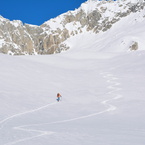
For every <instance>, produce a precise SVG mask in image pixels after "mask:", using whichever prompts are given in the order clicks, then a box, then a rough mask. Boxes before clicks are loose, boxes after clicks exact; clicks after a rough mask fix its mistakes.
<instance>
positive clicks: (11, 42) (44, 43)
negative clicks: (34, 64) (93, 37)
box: [0, 0, 145, 55]
mask: <svg viewBox="0 0 145 145" xmlns="http://www.w3.org/2000/svg"><path fill="white" fill-rule="evenodd" d="M144 6H145V4H144V2H142V1H141V0H133V1H130V0H121V1H119V0H118V1H112V0H110V1H98V0H88V1H86V2H85V3H82V4H81V6H80V7H79V8H78V9H76V10H74V11H68V12H66V13H64V14H62V15H60V16H58V17H56V18H53V19H50V20H49V21H46V22H45V23H44V24H42V25H41V26H35V25H34V26H33V25H29V24H25V25H23V23H22V22H21V21H19V20H14V21H9V20H7V19H5V18H3V17H2V16H1V17H0V30H1V39H2V40H3V41H0V42H1V44H0V46H1V47H0V52H2V53H7V54H13V55H20V54H53V53H60V52H61V51H64V50H67V49H68V48H69V46H67V45H65V44H64V43H63V42H64V41H65V40H67V39H68V38H70V37H72V36H75V35H77V34H79V33H85V32H92V33H95V34H97V33H99V32H105V31H107V30H109V29H110V28H111V27H112V26H113V25H114V23H116V22H118V21H119V20H120V19H122V18H123V17H126V16H128V15H130V14H131V13H135V12H139V11H140V10H142V9H144Z"/></svg>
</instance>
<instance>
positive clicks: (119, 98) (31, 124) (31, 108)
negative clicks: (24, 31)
mask: <svg viewBox="0 0 145 145" xmlns="http://www.w3.org/2000/svg"><path fill="white" fill-rule="evenodd" d="M141 17H143V16H140V17H139V16H138V15H137V14H132V15H130V16H129V17H126V18H123V19H122V20H121V21H119V22H118V23H116V24H115V25H114V26H113V27H112V28H111V29H110V30H109V31H107V32H105V33H100V34H98V35H95V34H91V33H87V32H86V34H80V35H77V36H75V37H73V38H71V39H70V40H68V41H67V42H65V43H67V44H69V45H70V46H71V49H70V50H69V51H67V52H64V53H62V54H56V55H50V56H17V57H12V56H6V55H2V54H1V55H0V63H1V65H0V106H1V107H0V108H1V109H0V145H58V144H59V145H144V143H145V138H144V137H145V116H144V114H145V95H144V94H145V89H144V86H145V77H144V74H145V67H144V66H145V59H144V58H145V51H144V43H143V38H144V37H145V33H144V32H145V31H144V25H145V22H144V19H142V18H141ZM139 18H140V19H139ZM137 19H138V20H137ZM139 20H140V21H139ZM125 22H128V23H125ZM122 25H123V26H122ZM110 38H111V39H110ZM135 40H138V43H139V49H140V51H133V52H130V51H128V48H129V45H130V43H131V42H132V41H135ZM58 92H60V93H61V95H62V101H61V102H56V93H58Z"/></svg>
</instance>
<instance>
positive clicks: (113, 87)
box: [0, 72, 122, 145]
mask: <svg viewBox="0 0 145 145" xmlns="http://www.w3.org/2000/svg"><path fill="white" fill-rule="evenodd" d="M100 75H101V76H103V77H104V78H105V79H106V80H107V83H108V84H109V85H108V89H109V90H110V91H109V92H108V93H107V95H109V96H110V95H113V96H115V97H113V98H111V99H108V100H104V101H102V102H101V103H102V104H103V105H105V106H107V108H108V109H105V110H103V111H100V112H96V113H92V114H89V115H85V116H80V117H76V118H72V119H66V120H61V121H55V122H51V123H43V124H30V125H23V126H17V127H13V129H14V130H20V131H26V132H35V133H38V135H34V136H32V137H27V138H24V139H20V140H17V141H14V142H9V143H6V144H4V145H13V144H17V143H20V142H24V141H28V140H31V139H34V138H37V137H42V136H44V135H51V134H53V133H55V132H50V131H42V130H35V129H29V127H33V126H40V125H51V124H59V123H66V122H71V121H75V120H80V119H85V118H89V117H93V116H96V115H100V114H103V113H106V112H110V111H114V110H116V109H117V108H116V106H114V105H112V104H110V103H109V102H112V101H113V100H116V99H119V98H121V97H122V95H120V94H118V93H116V92H118V91H119V90H121V88H119V85H120V83H119V82H118V81H117V79H118V78H116V77H115V76H114V75H113V74H111V73H108V72H101V73H100ZM55 104H57V102H54V103H51V104H48V105H45V106H42V107H39V108H37V109H33V110H30V111H26V112H23V113H19V114H15V115H13V116H10V117H8V118H5V119H4V120H2V121H0V125H1V128H0V129H2V128H3V127H4V125H5V124H6V123H7V122H8V121H10V120H12V119H14V118H16V117H19V116H22V115H25V114H28V113H33V112H37V111H39V110H42V109H45V108H47V107H49V106H51V105H55ZM26 127H27V128H26Z"/></svg>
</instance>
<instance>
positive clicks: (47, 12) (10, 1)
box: [0, 0, 86, 25]
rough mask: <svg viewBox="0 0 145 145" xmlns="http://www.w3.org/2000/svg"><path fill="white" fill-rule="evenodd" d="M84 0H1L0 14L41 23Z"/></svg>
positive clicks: (30, 22)
mask: <svg viewBox="0 0 145 145" xmlns="http://www.w3.org/2000/svg"><path fill="white" fill-rule="evenodd" d="M85 1H86V0H1V1H0V15H2V16H3V17H4V18H7V19H10V20H21V21H22V22H23V23H28V24H34V25H41V24H42V23H44V22H45V21H47V20H49V19H51V18H54V17H56V16H58V15H60V14H62V13H64V12H67V11H68V10H74V9H75V8H78V7H79V6H80V5H81V3H83V2H85Z"/></svg>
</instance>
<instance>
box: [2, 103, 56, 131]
mask: <svg viewBox="0 0 145 145" xmlns="http://www.w3.org/2000/svg"><path fill="white" fill-rule="evenodd" d="M56 103H57V102H54V103H50V104H47V105H45V106H42V107H39V108H36V109H32V110H29V111H25V112H22V113H18V114H15V115H12V116H10V117H7V118H5V119H3V120H1V121H0V125H2V126H1V127H0V129H1V128H2V127H3V126H4V124H5V123H6V122H7V121H9V120H11V119H13V118H15V117H18V116H21V115H24V114H28V113H32V112H36V111H39V110H42V109H44V108H47V107H48V106H50V105H54V104H56Z"/></svg>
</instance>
